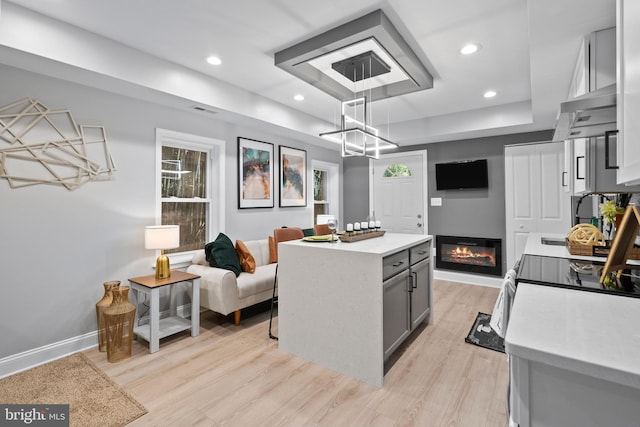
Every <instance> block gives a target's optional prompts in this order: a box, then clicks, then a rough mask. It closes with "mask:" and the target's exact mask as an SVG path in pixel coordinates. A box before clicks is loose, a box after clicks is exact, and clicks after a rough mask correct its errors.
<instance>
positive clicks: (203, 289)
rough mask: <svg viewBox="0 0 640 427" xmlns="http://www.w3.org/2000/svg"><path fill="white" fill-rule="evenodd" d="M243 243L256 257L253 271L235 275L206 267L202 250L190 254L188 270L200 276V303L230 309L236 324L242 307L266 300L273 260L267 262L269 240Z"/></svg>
mask: <svg viewBox="0 0 640 427" xmlns="http://www.w3.org/2000/svg"><path fill="white" fill-rule="evenodd" d="M243 243H244V244H245V245H246V246H247V249H249V252H251V255H252V256H253V258H254V259H255V261H256V271H255V272H254V273H252V274H250V273H246V272H244V271H243V272H242V273H240V275H239V276H238V277H236V275H235V274H234V273H233V272H232V271H229V270H224V269H221V268H216V267H210V266H209V263H208V262H207V260H206V259H205V253H204V250H202V251H199V252H198V253H196V255H194V256H193V259H192V260H191V265H190V266H189V267H188V268H187V272H188V273H192V274H197V275H199V276H200V305H201V306H202V307H206V308H208V309H209V310H212V311H215V312H216V313H220V314H223V315H227V314H229V313H232V312H233V313H234V322H235V324H236V326H238V325H239V324H240V311H241V309H243V308H245V307H249V306H250V305H253V304H257V303H259V302H263V301H267V300H269V299H270V298H271V297H272V295H273V281H274V280H275V275H276V264H275V263H273V264H270V263H269V241H268V239H263V240H247V241H243Z"/></svg>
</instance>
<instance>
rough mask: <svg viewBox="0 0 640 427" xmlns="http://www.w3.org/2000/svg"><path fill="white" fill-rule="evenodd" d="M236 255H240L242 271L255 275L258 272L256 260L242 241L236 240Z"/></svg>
mask: <svg viewBox="0 0 640 427" xmlns="http://www.w3.org/2000/svg"><path fill="white" fill-rule="evenodd" d="M236 253H237V254H238V260H239V261H240V267H242V271H244V272H246V273H249V274H253V272H254V271H256V260H255V258H253V255H251V252H250V251H249V249H248V248H247V245H245V244H244V242H243V241H242V240H236Z"/></svg>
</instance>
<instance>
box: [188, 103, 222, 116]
mask: <svg viewBox="0 0 640 427" xmlns="http://www.w3.org/2000/svg"><path fill="white" fill-rule="evenodd" d="M189 108H190V109H192V110H196V111H201V112H203V113H209V114H218V112H217V111H214V110H210V109H208V108H207V107H203V106H201V105H192V106H191V107H189Z"/></svg>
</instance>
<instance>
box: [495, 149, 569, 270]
mask: <svg viewBox="0 0 640 427" xmlns="http://www.w3.org/2000/svg"><path fill="white" fill-rule="evenodd" d="M504 162H505V164H504V170H505V210H506V212H505V217H506V218H505V219H506V235H507V258H506V259H507V267H508V268H511V266H513V265H514V264H515V262H516V260H518V259H520V257H521V256H522V252H523V250H524V246H525V243H526V241H527V237H528V235H529V233H534V232H540V233H550V234H562V235H565V234H566V233H567V232H568V231H569V228H570V227H571V197H570V195H569V194H568V193H566V192H564V191H563V189H562V172H563V169H564V143H563V142H556V143H542V144H530V145H515V146H506V147H505V149H504Z"/></svg>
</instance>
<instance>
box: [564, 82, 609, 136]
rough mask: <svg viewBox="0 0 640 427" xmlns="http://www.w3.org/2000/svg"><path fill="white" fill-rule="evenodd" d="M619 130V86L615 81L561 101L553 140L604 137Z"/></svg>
mask: <svg viewBox="0 0 640 427" xmlns="http://www.w3.org/2000/svg"><path fill="white" fill-rule="evenodd" d="M616 129H617V126H616V85H615V84H612V85H609V86H605V87H603V88H600V89H598V90H596V91H593V92H589V93H586V94H584V95H581V96H578V97H576V98H573V99H570V100H568V101H566V102H563V103H561V104H560V114H559V115H558V122H557V123H556V129H555V132H554V134H553V140H554V141H564V140H565V139H575V138H590V137H594V136H603V135H604V133H605V132H606V131H609V130H616Z"/></svg>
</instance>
